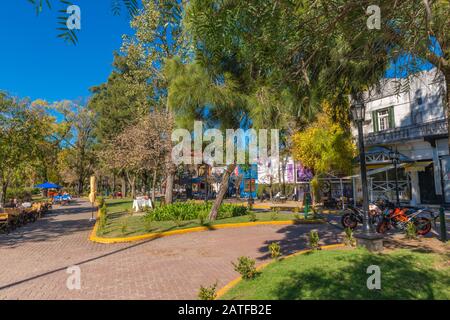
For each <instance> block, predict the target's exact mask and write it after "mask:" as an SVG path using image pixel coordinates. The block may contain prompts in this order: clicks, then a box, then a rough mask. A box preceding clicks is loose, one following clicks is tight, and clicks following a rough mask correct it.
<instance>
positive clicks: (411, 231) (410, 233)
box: [406, 221, 417, 239]
mask: <svg viewBox="0 0 450 320" xmlns="http://www.w3.org/2000/svg"><path fill="white" fill-rule="evenodd" d="M416 238H417V229H416V226H415V225H414V223H412V222H411V221H410V222H408V223H407V224H406V239H416Z"/></svg>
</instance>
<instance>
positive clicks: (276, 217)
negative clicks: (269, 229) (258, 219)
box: [270, 210, 279, 220]
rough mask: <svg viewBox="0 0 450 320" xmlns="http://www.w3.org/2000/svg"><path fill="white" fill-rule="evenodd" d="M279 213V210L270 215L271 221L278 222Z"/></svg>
mask: <svg viewBox="0 0 450 320" xmlns="http://www.w3.org/2000/svg"><path fill="white" fill-rule="evenodd" d="M278 216H279V212H278V210H276V211H274V212H272V213H270V220H278Z"/></svg>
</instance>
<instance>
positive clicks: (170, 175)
mask: <svg viewBox="0 0 450 320" xmlns="http://www.w3.org/2000/svg"><path fill="white" fill-rule="evenodd" d="M175 171H176V167H175V165H174V164H169V168H168V170H167V179H166V196H165V200H166V201H165V203H166V204H169V203H172V202H173V180H174V176H175Z"/></svg>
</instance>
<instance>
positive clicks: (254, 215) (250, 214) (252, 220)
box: [248, 211, 258, 222]
mask: <svg viewBox="0 0 450 320" xmlns="http://www.w3.org/2000/svg"><path fill="white" fill-rule="evenodd" d="M248 219H249V220H250V221H251V222H255V221H256V220H258V219H257V218H256V213H255V212H254V211H250V213H249V214H248Z"/></svg>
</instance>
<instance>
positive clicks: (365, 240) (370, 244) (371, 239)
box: [350, 101, 383, 251]
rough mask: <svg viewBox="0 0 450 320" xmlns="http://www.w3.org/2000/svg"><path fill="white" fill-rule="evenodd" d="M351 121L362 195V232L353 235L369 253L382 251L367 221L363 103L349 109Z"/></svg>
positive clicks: (367, 191) (380, 244) (376, 235)
mask: <svg viewBox="0 0 450 320" xmlns="http://www.w3.org/2000/svg"><path fill="white" fill-rule="evenodd" d="M350 110H351V112H352V117H353V121H354V123H355V124H356V127H357V129H358V149H359V164H360V172H361V186H362V194H363V206H362V210H363V230H362V233H360V234H358V235H355V238H356V239H357V243H358V245H360V246H363V247H366V248H367V249H368V250H370V251H381V250H383V241H382V237H381V236H380V235H379V234H377V233H375V232H374V230H373V226H372V224H371V223H370V221H369V190H368V187H367V170H366V153H365V150H364V135H363V123H364V120H365V114H366V106H365V104H364V103H362V102H360V101H357V102H356V103H355V104H353V105H352V107H351V109H350Z"/></svg>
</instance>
